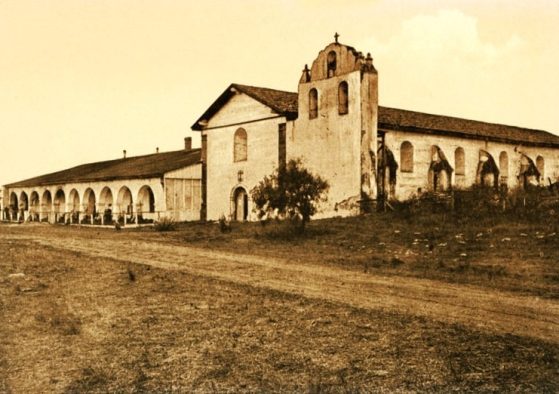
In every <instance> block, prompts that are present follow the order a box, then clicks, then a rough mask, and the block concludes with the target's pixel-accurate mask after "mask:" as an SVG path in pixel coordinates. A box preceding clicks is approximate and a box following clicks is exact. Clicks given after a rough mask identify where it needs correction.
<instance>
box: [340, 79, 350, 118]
mask: <svg viewBox="0 0 559 394" xmlns="http://www.w3.org/2000/svg"><path fill="white" fill-rule="evenodd" d="M348 101H349V100H348V87H347V82H346V81H342V82H341V83H340V85H339V86H338V113H339V114H340V115H345V114H347V113H348V108H349V102H348Z"/></svg>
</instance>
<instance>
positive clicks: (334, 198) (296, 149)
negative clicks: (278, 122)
mask: <svg viewBox="0 0 559 394" xmlns="http://www.w3.org/2000/svg"><path fill="white" fill-rule="evenodd" d="M360 77H361V75H360V72H359V71H356V72H353V73H350V74H345V75H342V76H337V77H332V78H328V79H322V80H318V81H313V82H309V83H302V84H300V85H299V116H298V118H297V120H295V124H294V127H293V130H292V132H291V133H289V134H288V137H289V138H288V143H287V157H288V159H290V158H301V159H302V161H303V164H304V165H305V167H307V168H308V169H309V170H311V171H312V172H313V173H315V174H319V175H320V176H321V177H323V178H324V179H325V180H326V181H328V183H329V184H330V189H329V191H328V201H327V202H326V203H325V204H323V205H322V206H321V212H320V213H319V214H318V215H316V216H317V217H321V216H336V215H347V214H351V213H357V212H355V208H352V209H351V208H349V207H350V206H351V205H355V203H356V202H357V201H358V200H359V199H360V198H361V197H360V190H361V122H362V118H361V78H360ZM342 81H346V82H347V83H348V85H349V86H348V96H349V111H348V113H347V114H344V115H340V114H338V85H339V84H340V82H342ZM312 88H315V89H317V91H318V117H316V118H314V119H309V98H308V97H309V91H310V89H312ZM352 202H353V203H352Z"/></svg>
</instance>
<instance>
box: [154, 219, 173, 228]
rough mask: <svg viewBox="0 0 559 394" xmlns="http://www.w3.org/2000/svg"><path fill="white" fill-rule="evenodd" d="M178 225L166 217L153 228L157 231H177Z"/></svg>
mask: <svg viewBox="0 0 559 394" xmlns="http://www.w3.org/2000/svg"><path fill="white" fill-rule="evenodd" d="M176 227H177V226H176V223H175V221H174V220H173V219H171V218H167V217H164V218H162V219H161V220H159V221H157V222H156V223H155V224H154V226H153V228H154V229H155V231H175V230H176Z"/></svg>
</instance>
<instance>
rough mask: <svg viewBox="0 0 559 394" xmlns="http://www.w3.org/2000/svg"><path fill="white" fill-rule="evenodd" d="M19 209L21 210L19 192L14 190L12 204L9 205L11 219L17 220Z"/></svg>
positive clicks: (11, 195) (11, 198) (11, 197)
mask: <svg viewBox="0 0 559 394" xmlns="http://www.w3.org/2000/svg"><path fill="white" fill-rule="evenodd" d="M18 211H19V202H18V198H17V194H15V193H14V192H12V193H11V194H10V205H9V216H10V220H12V221H16V220H17V214H18Z"/></svg>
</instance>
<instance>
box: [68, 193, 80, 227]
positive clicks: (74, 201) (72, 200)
mask: <svg viewBox="0 0 559 394" xmlns="http://www.w3.org/2000/svg"><path fill="white" fill-rule="evenodd" d="M68 205H69V206H68V208H69V210H70V221H71V222H72V223H79V222H80V195H79V193H78V191H77V190H76V189H72V190H70V194H68Z"/></svg>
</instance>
